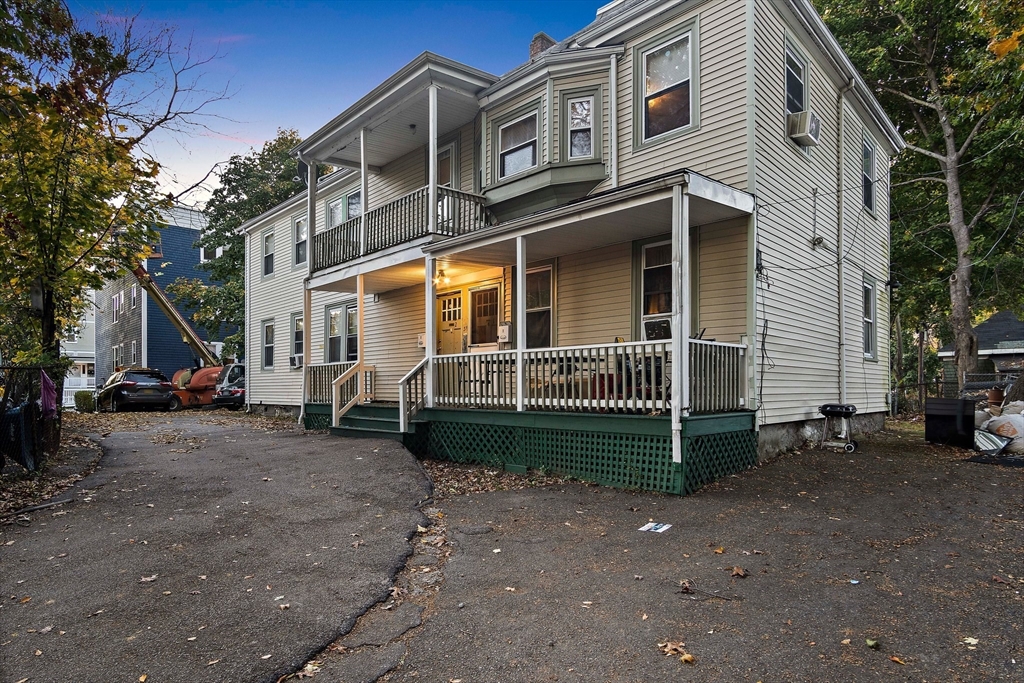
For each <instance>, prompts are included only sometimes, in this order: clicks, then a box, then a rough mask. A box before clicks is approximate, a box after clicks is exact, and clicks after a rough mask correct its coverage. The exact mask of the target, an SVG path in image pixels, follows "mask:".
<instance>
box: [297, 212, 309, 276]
mask: <svg viewBox="0 0 1024 683" xmlns="http://www.w3.org/2000/svg"><path fill="white" fill-rule="evenodd" d="M307 233H308V230H307V228H306V219H305V218H296V219H295V265H299V264H301V263H305V262H306V237H307Z"/></svg>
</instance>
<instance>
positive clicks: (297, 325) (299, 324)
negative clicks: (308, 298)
mask: <svg viewBox="0 0 1024 683" xmlns="http://www.w3.org/2000/svg"><path fill="white" fill-rule="evenodd" d="M304 330H305V324H304V321H303V320H302V316H301V315H297V316H294V317H293V318H292V355H293V356H302V355H303V353H302V349H303V346H302V341H303V340H302V334H303V331H304Z"/></svg>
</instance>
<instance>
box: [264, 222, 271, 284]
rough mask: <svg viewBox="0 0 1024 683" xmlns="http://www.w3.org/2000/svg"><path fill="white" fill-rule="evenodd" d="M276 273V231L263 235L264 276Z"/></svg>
mask: <svg viewBox="0 0 1024 683" xmlns="http://www.w3.org/2000/svg"><path fill="white" fill-rule="evenodd" d="M273 274H274V233H272V232H268V233H267V234H266V235H264V236H263V277H266V276H268V275H273Z"/></svg>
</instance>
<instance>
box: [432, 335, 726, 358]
mask: <svg viewBox="0 0 1024 683" xmlns="http://www.w3.org/2000/svg"><path fill="white" fill-rule="evenodd" d="M694 341H696V340H695V339H691V340H690V343H693V342H694ZM668 343H669V342H668V341H667V340H666V341H636V342H613V343H609V344H580V345H577V346H544V347H539V348H533V347H531V348H529V349H525V350H524V351H523V353H526V354H531V353H541V352H544V351H586V350H588V349H607V348H611V347H615V348H618V349H630V348H637V347H640V346H652V345H654V344H663V345H667V344H668ZM712 343H715V344H717V343H718V342H712ZM730 346H738V347H743V344H731V345H730ZM504 354H507V355H510V356H514V355H515V354H516V349H499V350H497V351H488V352H487V355H504ZM479 355H481V354H480V353H479V352H476V353H474V352H464V353H446V354H444V355H443V356H435V358H458V357H468V356H479Z"/></svg>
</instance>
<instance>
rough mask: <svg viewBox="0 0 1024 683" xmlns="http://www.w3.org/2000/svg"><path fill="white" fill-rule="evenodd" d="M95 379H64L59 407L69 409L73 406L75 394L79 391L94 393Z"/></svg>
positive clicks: (90, 377)
mask: <svg viewBox="0 0 1024 683" xmlns="http://www.w3.org/2000/svg"><path fill="white" fill-rule="evenodd" d="M95 389H96V378H95V377H92V376H78V377H65V378H64V395H63V396H62V397H61V405H62V406H64V407H65V408H70V407H73V406H74V405H75V394H76V393H78V392H79V391H95Z"/></svg>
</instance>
